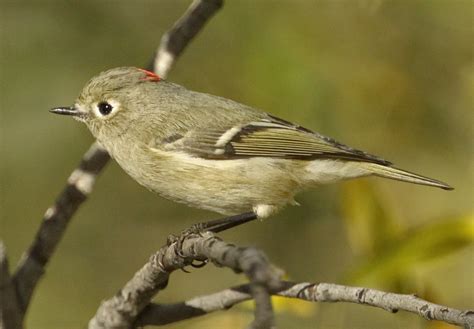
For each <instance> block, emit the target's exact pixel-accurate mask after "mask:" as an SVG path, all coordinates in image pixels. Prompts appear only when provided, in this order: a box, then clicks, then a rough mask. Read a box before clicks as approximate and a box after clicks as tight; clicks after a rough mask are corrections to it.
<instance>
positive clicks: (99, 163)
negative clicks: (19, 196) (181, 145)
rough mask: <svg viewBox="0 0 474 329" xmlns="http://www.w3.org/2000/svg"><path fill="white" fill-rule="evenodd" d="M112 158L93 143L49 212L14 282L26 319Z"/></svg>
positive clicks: (19, 266)
mask: <svg viewBox="0 0 474 329" xmlns="http://www.w3.org/2000/svg"><path fill="white" fill-rule="evenodd" d="M108 159H109V155H108V154H107V152H105V151H104V150H103V149H101V148H100V147H99V146H98V145H97V144H93V145H92V146H91V147H90V149H89V150H88V151H87V152H86V154H85V155H84V157H83V158H82V161H81V163H80V164H79V166H78V167H77V169H75V170H74V171H73V172H72V174H71V175H70V176H69V178H68V181H67V185H66V187H65V188H64V190H63V191H62V192H61V193H60V194H59V196H58V198H57V199H56V202H55V204H54V205H53V206H51V207H50V208H48V210H46V213H45V214H44V217H43V220H42V222H41V225H40V227H39V229H38V231H37V233H36V236H35V238H34V240H33V243H32V244H31V246H30V247H29V248H28V250H27V251H26V252H25V254H24V255H23V257H22V259H21V260H20V263H19V265H18V267H17V270H16V272H15V275H14V276H13V282H14V284H15V289H16V291H17V294H18V299H19V305H20V310H19V311H20V312H21V318H23V316H24V314H25V312H26V310H27V308H28V305H29V303H30V300H31V296H32V294H33V291H34V289H35V287H36V285H37V284H38V281H39V279H40V278H41V277H42V276H43V274H44V272H45V266H46V264H47V263H48V261H49V259H50V258H51V256H52V254H53V253H54V251H55V249H56V247H57V245H58V244H59V241H61V238H62V236H63V235H64V232H65V231H66V228H67V225H68V223H69V220H70V219H71V217H72V216H73V215H74V213H75V212H76V210H77V209H78V208H79V206H80V205H81V204H82V203H83V202H84V201H85V200H86V198H87V196H88V195H89V194H90V193H91V192H92V188H93V186H94V183H95V180H96V178H97V175H98V174H99V173H100V171H101V170H102V169H103V168H104V166H105V165H106V164H107V160H108Z"/></svg>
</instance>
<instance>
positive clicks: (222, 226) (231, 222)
mask: <svg viewBox="0 0 474 329" xmlns="http://www.w3.org/2000/svg"><path fill="white" fill-rule="evenodd" d="M255 219H257V215H256V214H255V213H254V212H246V213H243V214H239V215H234V216H229V217H224V218H219V219H215V220H211V221H208V222H202V223H197V224H194V225H192V226H191V227H189V228H188V229H186V230H184V231H183V232H181V234H180V235H179V236H178V237H176V236H170V237H168V245H170V244H171V243H174V242H176V248H175V251H176V254H177V255H178V256H180V257H184V255H183V253H182V246H183V242H184V240H185V239H186V238H187V237H189V236H190V235H192V234H200V233H201V232H206V231H209V232H213V233H218V232H222V231H225V230H228V229H230V228H233V227H236V226H239V225H241V224H244V223H247V222H250V221H252V220H255ZM206 264H207V261H203V262H201V263H199V264H191V266H193V267H202V266H204V265H206Z"/></svg>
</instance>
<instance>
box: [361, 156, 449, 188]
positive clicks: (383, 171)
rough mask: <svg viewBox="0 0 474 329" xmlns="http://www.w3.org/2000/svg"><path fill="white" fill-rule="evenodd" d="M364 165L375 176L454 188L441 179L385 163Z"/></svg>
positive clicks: (367, 163)
mask: <svg viewBox="0 0 474 329" xmlns="http://www.w3.org/2000/svg"><path fill="white" fill-rule="evenodd" d="M364 167H365V168H366V169H367V170H368V171H369V172H370V173H371V174H372V175H375V176H380V177H385V178H390V179H396V180H400V181H403V182H409V183H413V184H420V185H428V186H434V187H439V188H442V189H443V190H453V189H454V188H453V187H451V186H449V185H448V184H446V183H443V182H441V181H439V180H436V179H433V178H428V177H424V176H421V175H417V174H415V173H412V172H409V171H406V170H402V169H398V168H394V167H389V166H385V165H380V164H376V163H369V162H365V163H364Z"/></svg>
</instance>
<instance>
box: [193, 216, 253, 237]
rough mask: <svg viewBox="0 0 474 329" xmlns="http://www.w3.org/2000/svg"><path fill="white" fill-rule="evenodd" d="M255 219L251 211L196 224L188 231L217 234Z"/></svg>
mask: <svg viewBox="0 0 474 329" xmlns="http://www.w3.org/2000/svg"><path fill="white" fill-rule="evenodd" d="M255 219H257V215H256V214H255V213H254V212H253V211H251V212H246V213H243V214H240V215H234V216H229V217H224V218H219V219H215V220H211V221H208V222H202V223H197V224H194V225H192V226H191V227H190V228H189V229H190V230H192V231H197V232H203V231H210V232H213V233H218V232H222V231H225V230H228V229H230V228H233V227H236V226H239V225H241V224H244V223H247V222H250V221H252V220H255Z"/></svg>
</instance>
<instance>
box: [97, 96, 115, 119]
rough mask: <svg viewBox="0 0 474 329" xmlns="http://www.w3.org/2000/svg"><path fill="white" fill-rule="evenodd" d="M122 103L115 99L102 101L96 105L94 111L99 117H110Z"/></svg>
mask: <svg viewBox="0 0 474 329" xmlns="http://www.w3.org/2000/svg"><path fill="white" fill-rule="evenodd" d="M119 106H120V104H119V103H118V102H116V101H114V100H109V101H101V102H98V103H96V104H95V105H94V109H93V110H94V113H95V116H96V117H98V118H103V119H106V118H109V117H111V116H112V115H113V114H115V113H116V112H117V111H118V109H119Z"/></svg>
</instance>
